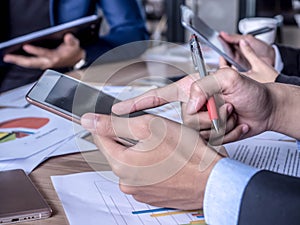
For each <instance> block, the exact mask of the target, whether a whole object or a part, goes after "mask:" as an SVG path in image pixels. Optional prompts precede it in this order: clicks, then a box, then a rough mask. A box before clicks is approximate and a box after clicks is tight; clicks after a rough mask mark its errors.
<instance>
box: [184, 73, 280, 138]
mask: <svg viewBox="0 0 300 225" xmlns="http://www.w3.org/2000/svg"><path fill="white" fill-rule="evenodd" d="M270 92H271V91H270V90H269V88H268V86H267V85H264V84H261V83H258V82H256V81H254V80H252V79H250V78H248V77H246V76H243V75H240V74H239V73H238V72H237V71H235V70H234V69H231V68H229V67H223V68H221V69H219V70H218V71H217V72H216V73H215V74H214V75H210V76H207V77H205V78H203V79H202V80H198V81H196V82H194V83H193V85H192V87H191V92H190V93H191V94H190V99H189V101H188V103H187V109H186V112H187V114H191V115H194V114H196V113H197V112H198V111H199V110H200V109H201V108H202V107H203V105H204V104H205V103H206V99H207V98H209V97H210V96H212V95H214V94H217V93H219V94H220V95H221V96H222V98H223V99H224V102H226V103H230V104H231V105H232V106H233V107H234V113H235V114H236V120H237V124H236V125H237V126H242V127H243V129H245V130H244V133H241V135H243V137H250V136H253V135H256V134H259V133H261V132H264V131H266V130H272V129H271V128H272V124H273V121H274V114H273V111H274V110H275V108H276V104H275V102H274V101H273V100H274V99H273V96H272V94H271V93H270ZM237 136H238V135H237ZM232 141H234V139H233V140H232Z"/></svg>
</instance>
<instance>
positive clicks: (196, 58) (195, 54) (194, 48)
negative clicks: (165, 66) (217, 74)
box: [190, 34, 219, 132]
mask: <svg viewBox="0 0 300 225" xmlns="http://www.w3.org/2000/svg"><path fill="white" fill-rule="evenodd" d="M190 47H191V53H192V59H193V63H194V66H195V69H196V70H197V71H198V72H199V75H200V78H203V77H205V76H207V71H206V68H205V64H204V59H203V55H202V52H201V48H200V44H199V41H198V38H197V36H196V35H195V34H193V35H192V37H191V40H190ZM206 107H207V110H208V114H209V118H210V120H211V122H212V124H213V126H214V128H215V130H216V131H217V132H219V116H218V112H217V107H216V103H215V99H214V97H213V96H212V97H210V98H209V99H208V101H207V103H206Z"/></svg>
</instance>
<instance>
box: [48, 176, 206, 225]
mask: <svg viewBox="0 0 300 225" xmlns="http://www.w3.org/2000/svg"><path fill="white" fill-rule="evenodd" d="M51 179H52V183H53V185H54V187H55V190H56V192H57V194H58V196H59V199H60V200H61V202H62V204H63V207H64V210H65V213H66V216H67V218H68V221H69V223H70V225H82V224H89V225H99V224H105V225H148V224H149V225H155V224H157V225H177V224H180V225H181V224H190V223H192V224H205V223H204V217H203V212H202V211H199V210H193V211H181V210H171V209H165V208H157V207H153V206H150V205H147V204H144V203H140V202H137V201H136V200H134V198H133V197H132V196H131V195H126V194H124V193H122V192H121V191H120V189H119V184H118V178H117V177H115V176H114V175H113V173H112V172H110V171H107V172H87V173H78V174H71V175H65V176H52V177H51ZM192 221H193V222H192ZM196 221H198V222H199V223H197V222H196Z"/></svg>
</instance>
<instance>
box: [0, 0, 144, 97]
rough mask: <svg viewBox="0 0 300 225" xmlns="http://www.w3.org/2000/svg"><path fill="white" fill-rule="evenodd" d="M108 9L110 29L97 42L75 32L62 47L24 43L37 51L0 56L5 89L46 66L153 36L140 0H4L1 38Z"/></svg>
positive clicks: (86, 58)
mask: <svg viewBox="0 0 300 225" xmlns="http://www.w3.org/2000/svg"><path fill="white" fill-rule="evenodd" d="M99 10H102V12H103V15H104V17H105V19H106V20H107V22H108V24H109V28H110V31H109V33H108V34H106V35H105V36H101V37H99V39H98V41H97V42H96V43H92V44H90V45H87V46H81V45H80V41H79V40H78V39H77V38H76V37H74V36H73V35H72V34H66V35H65V36H64V40H63V43H61V44H60V45H59V46H58V47H57V48H56V49H45V48H41V47H36V46H32V45H24V46H23V50H24V51H25V52H27V53H28V54H30V55H31V56H24V55H12V54H7V55H4V57H3V59H1V60H0V92H3V91H6V90H9V89H12V88H15V87H18V86H21V85H25V84H28V83H31V82H33V81H35V80H36V79H38V77H39V76H40V75H41V74H42V72H43V70H45V69H48V68H51V69H55V70H58V71H60V72H66V71H68V70H70V68H71V69H73V68H74V67H75V68H77V69H78V68H79V64H80V65H81V66H88V65H90V64H91V63H92V62H93V61H94V60H95V59H97V58H98V57H99V56H100V55H102V54H103V53H105V52H106V51H108V50H110V49H112V48H114V47H116V46H119V45H123V44H126V43H129V42H134V41H139V40H146V39H148V38H149V35H148V32H147V30H146V27H145V21H144V16H143V14H142V10H141V8H140V6H139V4H138V2H137V0H114V1H111V0H95V1H93V0H76V1H73V0H64V1H63V0H46V1H39V0H17V1H16V0H4V1H1V3H0V12H1V13H0V25H1V28H2V30H1V34H0V42H3V41H7V40H9V39H12V38H15V37H18V36H21V35H24V34H27V33H31V32H34V31H37V30H41V29H44V28H48V27H50V26H55V25H58V24H62V23H66V22H70V21H72V20H75V19H79V18H82V17H85V16H89V15H93V14H98V11H99Z"/></svg>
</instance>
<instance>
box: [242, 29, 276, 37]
mask: <svg viewBox="0 0 300 225" xmlns="http://www.w3.org/2000/svg"><path fill="white" fill-rule="evenodd" d="M272 30H274V27H262V28H259V29H257V30H253V31H250V32H248V33H247V34H251V35H253V36H256V35H259V34H264V33H268V32H270V31H272Z"/></svg>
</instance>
